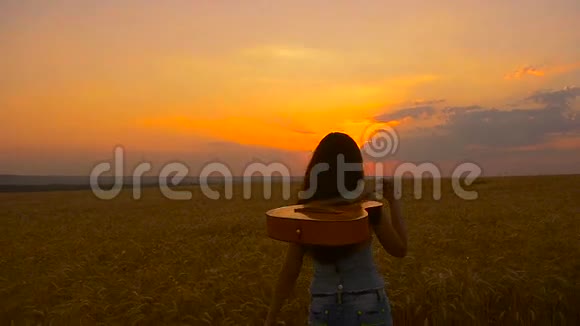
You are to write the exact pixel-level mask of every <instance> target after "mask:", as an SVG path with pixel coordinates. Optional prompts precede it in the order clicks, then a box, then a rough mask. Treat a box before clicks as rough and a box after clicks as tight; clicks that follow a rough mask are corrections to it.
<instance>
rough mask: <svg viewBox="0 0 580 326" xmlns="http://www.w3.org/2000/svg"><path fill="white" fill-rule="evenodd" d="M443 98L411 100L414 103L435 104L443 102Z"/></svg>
mask: <svg viewBox="0 0 580 326" xmlns="http://www.w3.org/2000/svg"><path fill="white" fill-rule="evenodd" d="M444 102H445V99H443V98H442V99H438V100H426V101H424V100H416V101H414V102H413V104H414V105H435V104H441V103H444Z"/></svg>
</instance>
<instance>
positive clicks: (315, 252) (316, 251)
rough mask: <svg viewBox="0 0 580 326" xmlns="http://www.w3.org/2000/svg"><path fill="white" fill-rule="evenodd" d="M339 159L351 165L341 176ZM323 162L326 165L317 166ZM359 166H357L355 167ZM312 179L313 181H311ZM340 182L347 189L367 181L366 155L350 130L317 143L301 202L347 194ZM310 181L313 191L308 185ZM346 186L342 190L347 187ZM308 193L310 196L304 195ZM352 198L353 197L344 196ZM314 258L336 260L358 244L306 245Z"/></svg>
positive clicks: (305, 178)
mask: <svg viewBox="0 0 580 326" xmlns="http://www.w3.org/2000/svg"><path fill="white" fill-rule="evenodd" d="M339 162H343V163H347V164H348V165H349V169H346V171H345V169H344V168H343V169H342V173H343V177H342V179H341V180H339V177H338V173H339V172H340V171H339ZM321 164H323V165H325V164H328V165H327V166H324V167H325V169H321V168H317V167H318V166H321ZM354 167H357V169H354ZM311 182H312V183H311ZM339 182H343V184H344V188H345V189H346V190H347V191H355V190H356V189H357V187H358V186H359V184H360V183H361V182H364V171H363V158H362V155H361V151H360V149H359V147H358V145H357V144H356V142H355V141H354V140H353V139H352V138H351V137H350V136H348V135H347V134H344V133H340V132H333V133H330V134H328V135H326V136H325V137H324V138H323V139H322V140H321V141H320V143H319V144H318V146H317V147H316V149H315V150H314V153H313V154H312V158H311V159H310V162H309V163H308V166H307V168H306V174H305V175H304V182H303V186H302V196H301V198H300V199H299V200H298V204H306V203H308V202H311V201H313V200H325V199H333V198H344V196H343V194H344V191H341V187H340V185H339ZM311 185H312V186H313V187H314V189H313V190H314V191H313V192H312V190H310V192H309V189H310V187H311ZM344 188H343V190H344ZM305 193H308V195H309V196H304V194H305ZM344 199H350V198H344ZM306 248H307V252H309V253H310V254H311V255H312V257H313V258H314V259H316V260H317V261H320V262H323V263H333V262H335V261H336V260H337V259H338V258H340V257H343V256H346V255H349V254H350V253H352V252H354V251H355V250H356V249H357V248H358V246H357V245H346V246H338V247H329V246H314V245H310V246H306Z"/></svg>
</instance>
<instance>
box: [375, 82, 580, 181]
mask: <svg viewBox="0 0 580 326" xmlns="http://www.w3.org/2000/svg"><path fill="white" fill-rule="evenodd" d="M576 97H580V88H578V87H567V88H564V89H562V90H555V91H541V92H536V93H534V94H533V95H532V96H530V97H529V98H527V99H526V100H527V102H524V103H528V105H527V106H524V105H523V104H521V106H520V107H519V109H511V108H510V109H506V108H502V109H498V108H488V107H482V106H477V105H473V106H465V107H447V108H445V109H442V110H436V111H434V112H433V111H431V109H427V110H426V112H428V113H429V114H431V115H432V116H433V118H435V119H437V121H440V122H441V123H440V124H439V125H438V126H436V127H432V128H425V127H422V128H421V129H413V130H410V129H406V130H397V131H398V132H399V146H398V151H397V153H395V154H394V155H393V156H392V157H389V158H387V159H395V160H402V161H411V162H421V161H449V160H454V161H464V160H472V161H473V160H477V161H480V162H494V163H493V164H495V165H496V166H499V165H498V163H497V162H501V159H502V158H503V157H508V156H509V157H512V156H513V157H523V156H522V155H523V154H521V153H522V152H521V151H517V149H518V148H521V147H527V146H533V145H539V144H542V143H545V142H546V141H548V140H549V139H550V137H551V136H553V135H566V134H567V135H574V136H576V135H577V136H580V119H577V118H575V114H576V112H577V111H574V110H573V108H572V107H571V103H572V100H573V99H575V98H576ZM530 104H535V105H537V104H540V106H541V107H540V108H533V107H534V106H532V105H530ZM418 111H421V110H418ZM411 114H413V111H411V110H401V111H397V112H395V113H393V114H392V115H391V116H387V115H384V116H381V117H377V120H379V119H378V118H383V119H384V118H385V117H386V118H393V117H401V116H408V115H411ZM414 114H416V115H418V113H417V112H415V113H414ZM379 121H381V120H379ZM395 129H396V128H395ZM555 152H558V153H561V154H559V155H560V156H562V157H568V158H570V159H571V160H573V161H575V162H578V161H580V153H578V151H577V150H573V149H570V150H563V149H559V150H558V149H553V150H550V151H546V150H543V151H542V152H540V151H539V150H538V151H535V152H534V153H535V154H534V153H528V154H526V155H528V156H527V157H535V158H536V159H537V160H547V159H548V158H546V157H543V156H542V155H548V154H547V153H555ZM542 153H543V154H542ZM367 159H372V158H369V157H367ZM512 162H516V160H515V159H514V160H512ZM518 162H521V161H518ZM490 164H491V163H490ZM506 164H511V163H506ZM514 164H515V163H514ZM518 164H521V163H518ZM530 164H532V165H533V164H534V163H533V162H532V163H530ZM536 167H537V168H538V169H542V167H541V166H540V165H539V163H538V165H536ZM511 168H512V169H513V168H517V167H511ZM531 169H533V167H532V168H531ZM577 171H578V172H580V170H577Z"/></svg>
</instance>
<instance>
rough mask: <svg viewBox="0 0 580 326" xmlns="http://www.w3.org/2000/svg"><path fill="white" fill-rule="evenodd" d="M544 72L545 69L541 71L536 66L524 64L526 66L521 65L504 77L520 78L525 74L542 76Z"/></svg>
mask: <svg viewBox="0 0 580 326" xmlns="http://www.w3.org/2000/svg"><path fill="white" fill-rule="evenodd" d="M545 74H546V72H545V71H542V70H540V69H538V68H536V67H532V66H526V67H522V68H520V69H518V70H516V71H514V72H512V73H509V74H507V75H505V76H504V79H508V80H510V79H521V78H523V77H525V76H526V75H529V76H536V77H542V76H544V75H545Z"/></svg>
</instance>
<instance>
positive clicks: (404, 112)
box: [375, 106, 435, 122]
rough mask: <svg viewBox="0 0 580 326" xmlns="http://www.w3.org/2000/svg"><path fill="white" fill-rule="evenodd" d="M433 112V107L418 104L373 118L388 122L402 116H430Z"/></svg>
mask: <svg viewBox="0 0 580 326" xmlns="http://www.w3.org/2000/svg"><path fill="white" fill-rule="evenodd" d="M433 113H435V108H434V107H432V106H419V107H414V108H405V109H400V110H398V111H395V112H392V113H384V114H381V115H379V116H376V117H375V120H377V121H379V122H389V121H393V120H400V119H403V118H407V117H411V118H415V119H417V118H420V117H422V116H423V117H431V116H432V115H433Z"/></svg>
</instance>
